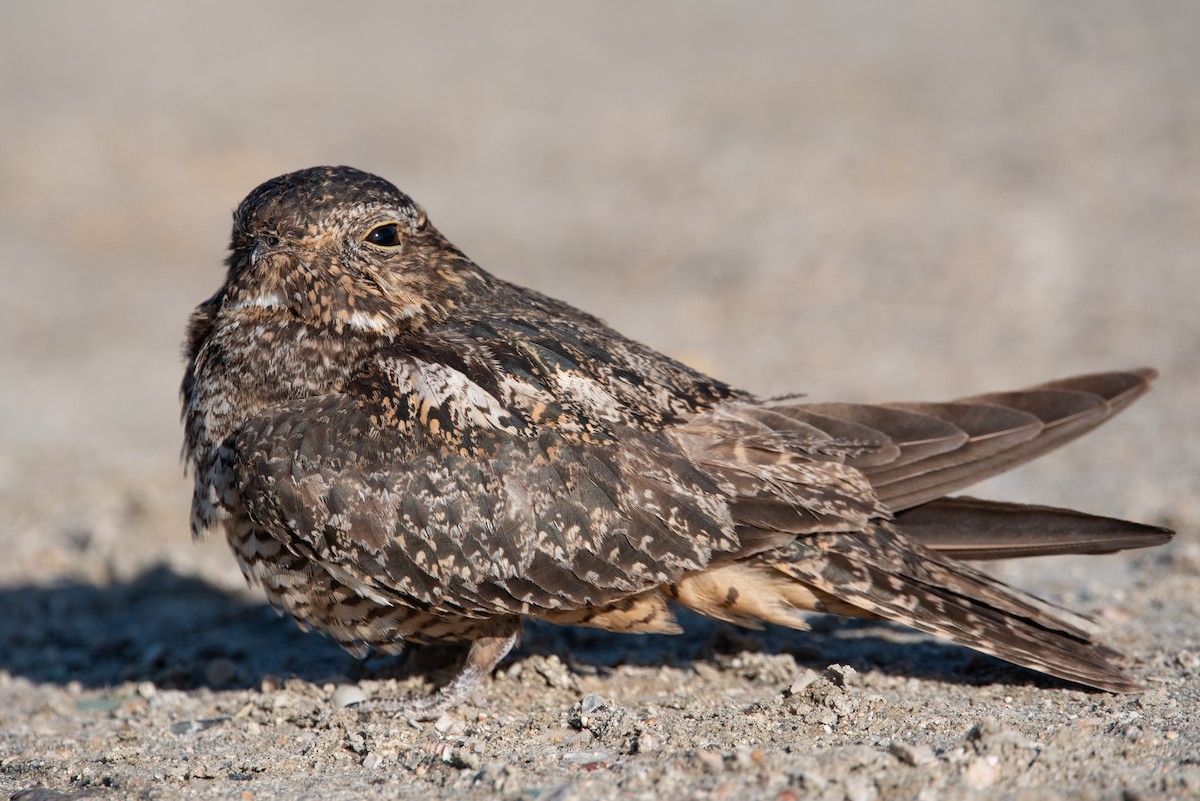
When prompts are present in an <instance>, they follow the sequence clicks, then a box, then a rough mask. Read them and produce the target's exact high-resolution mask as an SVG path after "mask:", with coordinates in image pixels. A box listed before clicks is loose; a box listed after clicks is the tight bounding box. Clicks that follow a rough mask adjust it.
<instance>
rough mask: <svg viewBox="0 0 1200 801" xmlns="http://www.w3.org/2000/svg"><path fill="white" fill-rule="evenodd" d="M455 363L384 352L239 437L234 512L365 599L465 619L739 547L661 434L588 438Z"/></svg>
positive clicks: (711, 498) (647, 581) (586, 598)
mask: <svg viewBox="0 0 1200 801" xmlns="http://www.w3.org/2000/svg"><path fill="white" fill-rule="evenodd" d="M456 352H457V353H458V354H459V356H458V357H457V360H456V361H446V360H442V361H423V360H421V359H420V358H415V357H413V356H412V355H411V354H402V353H400V352H399V351H397V352H395V353H392V354H390V355H388V356H384V357H381V358H379V359H378V360H376V361H374V362H372V363H371V364H369V365H368V366H367V367H366V368H364V370H363V371H362V372H361V373H360V374H359V375H358V377H357V378H356V379H355V380H354V382H353V383H352V384H351V385H350V386H348V387H347V388H346V390H345V391H344V392H342V393H338V394H332V395H326V396H322V397H316V398H310V399H306V400H301V401H296V402H291V403H288V404H286V405H282V406H278V407H275V408H273V409H271V410H269V411H267V412H265V413H263V414H260V415H258V416H256V417H254V418H252V419H251V420H249V421H248V422H247V423H245V424H244V425H243V426H242V427H241V429H240V430H239V431H238V432H237V434H236V435H235V437H234V441H233V443H232V448H231V450H232V460H231V464H232V479H231V480H232V482H233V484H234V485H235V489H236V493H237V499H238V503H240V505H241V508H242V509H243V510H244V512H245V514H247V515H248V516H249V518H250V519H251V521H252V522H253V523H254V525H256V526H258V527H260V528H262V529H263V530H265V531H268V532H269V533H270V534H271V535H272V536H273V537H274V538H276V539H277V540H279V541H281V542H282V543H284V544H285V547H288V548H289V549H291V550H292V551H293V552H294V553H297V554H301V555H303V556H305V557H306V558H307V559H308V560H309V561H310V562H311V563H313V564H316V565H321V566H325V567H326V568H327V569H328V570H330V571H331V572H335V573H336V574H337V575H339V576H340V577H341V578H342V580H343V581H344V582H345V581H348V582H351V583H353V584H354V586H355V587H356V589H357V591H358V592H359V593H360V594H361V595H363V596H365V597H371V598H375V599H377V600H382V601H383V602H385V603H387V602H394V603H396V604H415V605H419V606H420V607H421V608H424V609H428V610H431V611H434V612H439V613H443V614H447V615H460V616H466V617H488V616H492V615H497V614H510V613H520V614H531V615H535V616H536V615H537V614H539V612H544V611H545V610H562V609H575V608H580V607H584V606H598V605H603V604H605V603H609V602H611V601H613V600H614V599H619V598H623V597H626V596H629V595H630V594H633V593H636V592H640V591H642V590H645V589H648V588H650V587H654V586H657V585H660V584H663V583H665V582H669V581H671V580H673V579H674V578H676V577H678V576H679V575H681V574H683V573H685V572H688V571H695V570H699V569H701V568H702V567H703V566H704V565H705V564H707V563H708V562H709V560H710V559H711V558H712V557H713V555H714V553H718V552H721V551H731V550H735V549H736V548H737V547H738V541H737V537H736V535H735V534H734V527H733V523H732V520H731V519H730V517H729V515H728V512H727V510H726V507H725V505H724V502H723V499H722V497H721V495H720V492H719V490H718V488H717V486H716V483H715V482H714V481H713V479H711V478H710V477H708V476H706V475H705V474H704V473H702V472H701V471H699V470H697V469H696V468H695V467H694V466H692V465H691V464H690V462H689V461H688V460H687V458H686V457H685V456H684V455H683V454H682V453H681V452H680V450H679V449H678V447H677V446H676V445H675V444H674V443H673V442H671V441H670V440H669V439H668V438H666V437H665V436H663V435H661V434H655V433H652V432H648V431H645V430H635V429H633V428H630V427H628V426H625V425H622V424H621V422H620V421H609V422H608V424H607V425H606V426H605V428H604V429H603V436H600V435H599V434H597V435H593V434H592V433H590V432H589V430H588V429H587V427H586V426H584V425H583V424H582V423H580V422H579V421H577V420H574V418H572V417H571V416H570V415H568V414H567V413H566V412H565V411H564V410H563V409H562V408H559V409H557V411H555V410H552V409H550V408H549V407H550V406H552V405H553V404H552V403H551V402H550V401H549V400H545V399H543V400H540V401H536V402H534V401H533V400H530V399H529V398H526V401H527V402H524V403H517V402H515V401H514V400H513V399H514V398H517V399H520V398H521V397H524V396H523V395H522V393H523V392H524V393H526V395H528V394H529V393H530V392H532V389H530V388H529V387H525V388H524V389H522V388H521V387H520V386H518V384H519V382H515V381H511V380H509V379H502V380H498V379H497V378H496V376H495V374H494V373H493V372H491V371H488V370H487V369H486V367H487V365H486V364H482V363H476V360H480V359H486V358H487V356H486V354H482V353H477V352H476V353H474V354H473V355H472V352H470V351H463V350H461V349H460V350H458V351H456ZM472 375H475V376H476V378H477V380H473V379H472V378H471V376H472ZM505 399H507V400H508V403H506V402H505ZM550 400H552V399H550ZM539 407H540V408H539ZM537 418H541V419H543V421H544V422H543V424H540V425H539V424H538V423H536V422H534V420H535V419H537ZM551 420H552V421H553V423H551V422H547V421H551Z"/></svg>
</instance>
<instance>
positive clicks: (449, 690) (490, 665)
mask: <svg viewBox="0 0 1200 801" xmlns="http://www.w3.org/2000/svg"><path fill="white" fill-rule="evenodd" d="M520 635H521V628H520V623H519V622H514V623H511V624H509V625H506V626H505V627H504V628H503V630H501V631H500V632H499V633H496V634H489V635H485V636H483V637H480V638H479V639H477V640H474V641H473V642H472V643H471V650H470V651H468V652H467V660H466V662H465V663H464V664H463V667H462V670H461V671H459V673H458V675H457V676H455V677H454V678H453V679H451V680H450V682H449V683H447V684H445V685H444V686H442V687H440V688H438V689H437V690H435V691H434V692H432V693H430V694H429V695H425V696H418V697H416V698H405V699H403V700H401V699H397V698H377V699H373V700H370V701H363V702H362V703H360V704H357V705H356V706H355V708H356V709H358V711H359V712H383V713H387V714H391V715H394V716H396V717H398V718H410V719H412V720H434V719H436V718H438V717H440V716H441V715H442V713H443V712H447V711H449V710H451V709H453V708H454V707H456V706H458V705H459V704H460V703H462V702H463V701H465V700H466V699H467V698H469V697H470V696H471V694H472V693H473V692H475V688H477V687H478V686H479V682H480V681H481V680H482V679H483V677H484V676H486V675H488V674H489V673H491V672H492V670H493V669H494V668H495V667H496V665H498V664H500V660H501V659H503V658H504V657H505V655H506V654H507V653H508V652H509V651H511V650H512V648H513V646H514V645H516V644H517V639H518V638H519V637H520Z"/></svg>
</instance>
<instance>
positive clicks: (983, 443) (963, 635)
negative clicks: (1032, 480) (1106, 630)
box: [668, 369, 1172, 692]
mask: <svg viewBox="0 0 1200 801" xmlns="http://www.w3.org/2000/svg"><path fill="white" fill-rule="evenodd" d="M1155 376H1156V373H1155V371H1154V370H1151V369H1139V370H1132V371H1127V372H1112V373H1100V374H1095V375H1088V376H1079V377H1076V378H1070V379H1065V380H1062V381H1054V382H1050V383H1046V384H1041V385H1038V386H1035V387H1030V388H1028V389H1025V390H1018V391H1016V392H1007V393H994V394H989V395H977V396H974V397H970V398H964V399H961V400H958V401H953V402H950V403H905V404H888V405H881V406H870V405H862V404H840V403H839V404H792V403H783V402H772V403H768V404H763V405H761V406H750V405H747V406H745V407H737V408H730V409H729V410H728V411H727V412H726V415H725V418H718V417H716V416H711V417H709V418H705V419H704V420H702V421H700V423H698V424H695V425H694V426H693V427H692V429H690V430H685V431H684V434H685V439H684V441H685V443H687V444H688V445H689V446H690V447H691V449H692V453H693V454H694V456H695V457H696V458H697V460H698V461H700V462H701V463H703V464H705V466H706V467H708V468H709V469H710V471H712V472H714V473H715V474H717V475H720V476H721V477H722V478H724V479H725V480H727V481H728V482H729V483H730V484H731V485H732V486H733V487H734V488H735V490H736V493H737V494H736V497H735V498H734V502H733V507H732V509H733V514H734V518H735V520H737V521H738V523H739V534H741V533H743V532H744V533H745V539H746V540H747V543H749V544H750V547H752V548H753V549H754V550H755V551H756V552H754V553H751V552H750V551H749V550H747V552H746V553H745V558H743V559H742V560H741V561H738V562H732V563H725V564H719V565H714V566H713V567H711V568H710V569H709V570H707V571H705V572H704V573H700V574H695V575H691V576H687V577H685V578H684V579H682V580H681V581H679V582H677V583H676V584H675V585H673V586H672V587H670V588H669V589H668V591H669V593H670V594H671V595H672V596H673V597H675V598H676V599H677V600H679V601H680V602H681V603H684V604H685V605H687V606H690V607H692V608H693V609H695V610H697V611H699V612H701V613H703V614H707V615H710V616H713V617H717V618H721V619H725V620H730V621H733V622H736V623H741V624H743V625H747V624H748V625H754V624H755V623H756V621H758V620H765V621H768V622H772V623H779V624H783V625H788V626H792V627H796V628H803V627H804V625H805V624H804V620H803V615H802V614H801V612H803V611H809V610H811V611H819V612H831V613H835V614H847V615H856V616H867V617H879V618H884V619H887V620H893V621H896V622H898V623H903V624H905V625H907V626H911V627H912V628H915V629H918V630H920V631H924V632H927V633H929V634H934V635H937V636H940V637H945V638H947V639H949V640H952V641H954V642H957V643H960V644H962V645H966V646H968V647H970V648H974V649H976V650H978V651H982V652H984V653H987V654H991V655H993V656H996V657H999V658H1000V659H1004V660H1007V661H1009V662H1013V663H1015V664H1018V665H1023V666H1025V667H1029V668H1032V669H1034V670H1038V671H1041V672H1043V673H1047V674H1050V675H1052V676H1057V677H1059V678H1063V679H1067V680H1069V681H1073V682H1076V683H1079V684H1083V685H1087V686H1090V687H1095V688H1098V689H1102V690H1108V691H1111V692H1133V691H1137V690H1140V689H1141V686H1140V685H1139V684H1138V683H1137V682H1136V681H1134V680H1133V679H1132V678H1131V677H1130V676H1128V675H1127V674H1126V673H1125V671H1124V669H1123V668H1124V666H1125V665H1126V664H1127V661H1128V660H1126V658H1125V657H1124V656H1122V655H1121V654H1120V653H1118V652H1117V651H1114V650H1113V649H1111V648H1108V647H1107V646H1105V645H1103V644H1101V643H1099V642H1097V641H1095V640H1094V639H1093V637H1092V636H1091V634H1090V633H1089V632H1088V631H1087V627H1088V624H1087V622H1086V621H1085V620H1083V619H1082V618H1079V617H1078V616H1075V615H1072V614H1071V613H1070V612H1067V611H1066V610H1063V609H1061V608H1059V607H1056V606H1054V605H1053V604H1050V603H1048V602H1046V601H1043V600H1041V599H1038V598H1036V597H1034V596H1032V595H1029V594H1028V593H1024V592H1022V591H1020V590H1017V589H1015V588H1012V587H1008V586H1006V585H1005V584H1003V583H1001V582H999V581H997V580H995V579H993V578H991V577H989V576H987V575H985V574H983V573H981V572H979V571H977V570H975V569H974V568H972V567H970V566H968V565H966V564H964V563H963V562H961V561H959V560H960V559H965V560H969V559H998V558H1007V557H1013V556H1033V555H1042V554H1064V553H1111V552H1114V551H1119V550H1123V549H1126V548H1141V547H1148V546H1152V545H1160V544H1162V543H1165V542H1166V541H1168V540H1169V539H1170V538H1171V536H1172V532H1171V531H1169V530H1167V529H1163V528H1158V527H1154V526H1146V525H1142V524H1138V523H1130V522H1126V521H1123V520H1115V519H1112V518H1104V517H1097V516H1093V515H1087V514H1084V513H1082V512H1074V511H1071V510H1066V509H1054V508H1050V507H1044V506H1028V505H1022V504H1012V503H1001V502H995V501H982V500H976V499H973V498H946V497H944V496H945V495H946V494H947V493H950V492H954V491H956V490H958V489H961V488H962V487H965V486H967V485H969V484H972V483H974V482H976V481H979V480H982V479H984V478H987V477H989V476H993V475H995V474H997V473H1000V472H1002V471H1004V470H1007V469H1010V468H1012V467H1015V466H1017V465H1019V464H1021V463H1024V462H1026V461H1029V460H1030V459H1033V458H1035V457H1037V456H1039V455H1041V454H1043V453H1045V452H1047V451H1049V450H1051V449H1053V448H1056V447H1058V446H1060V445H1062V444H1065V443H1066V442H1069V441H1070V440H1072V439H1074V438H1076V437H1078V436H1080V435H1082V434H1084V433H1086V432H1087V431H1090V430H1091V429H1093V428H1095V427H1096V426H1098V425H1099V424H1100V423H1102V422H1104V421H1105V420H1107V419H1109V418H1111V417H1112V416H1113V415H1115V414H1117V413H1118V412H1120V411H1121V410H1122V409H1124V408H1125V407H1127V406H1128V405H1129V404H1130V403H1132V402H1133V401H1134V400H1135V399H1137V398H1138V397H1140V396H1141V395H1142V394H1144V393H1145V392H1146V390H1147V389H1148V388H1149V386H1150V382H1151V381H1152V380H1153V379H1154V377H1155ZM687 436H692V437H695V439H693V440H690V441H689V440H687V439H686V437H687ZM702 437H706V438H707V439H701V438H702ZM797 446H803V451H802V450H801V448H799V447H797ZM714 454H716V456H714ZM802 454H806V455H802ZM718 457H719V458H718ZM808 460H817V461H819V462H820V463H821V464H822V465H823V466H824V472H820V473H817V472H813V471H815V469H816V468H815V467H812V468H805V466H804V465H805V464H809V465H811V464H812V461H808ZM762 465H767V466H768V468H767V469H771V470H774V471H775V472H774V473H771V474H770V475H769V476H768V477H769V478H771V479H773V481H771V482H764V481H761V480H760V481H759V482H758V483H757V484H755V483H752V482H751V481H749V480H747V478H746V476H751V477H753V478H755V479H760V478H762V477H763V476H765V475H767V469H764V468H763V467H762ZM797 466H799V467H797ZM842 466H846V467H850V468H853V470H854V475H856V476H858V477H859V478H860V479H861V481H862V483H859V482H858V481H855V480H854V476H847V475H846V474H844V473H839V472H838V470H839V469H841V467H842ZM806 469H807V470H809V471H810V472H811V473H812V475H817V476H823V477H824V478H823V479H821V480H818V481H817V483H815V484H808V485H807V486H808V487H809V489H815V490H818V491H819V492H820V493H821V495H820V497H819V498H818V500H820V501H825V504H824V505H823V506H821V505H817V504H815V503H810V505H809V507H808V508H807V509H803V510H798V504H797V502H796V499H797V498H801V494H800V492H799V491H798V489H797V487H800V488H803V487H804V486H805V483H804V482H807V481H810V480H812V479H811V478H810V476H809V474H808V473H805V472H804V470H806ZM784 470H790V471H791V472H782V471H784ZM780 476H784V480H783V481H780V480H779V477H780ZM831 477H836V479H837V481H836V482H830V483H822V482H823V481H824V482H828V481H829V479H830V478H831ZM789 481H790V482H791V483H787V482H789ZM739 482H740V483H739ZM831 484H836V487H835V489H830V486H831ZM864 484H865V485H868V486H869V489H867V487H864V486H863V485H864ZM780 488H786V489H787V491H788V493H790V494H787V495H786V497H785V496H784V493H782V492H780ZM864 490H866V491H865V492H864ZM801 500H803V498H801ZM873 504H877V507H876V508H879V509H882V510H883V511H882V514H883V515H885V516H886V514H887V511H891V512H893V513H895V519H894V520H892V521H889V520H884V519H880V518H878V517H876V518H875V519H873V520H868V519H867V517H868V516H870V515H871V512H870V509H871V507H872V505H873ZM814 510H815V511H814ZM825 510H833V514H822V512H824V511H825ZM797 511H800V512H801V513H800V514H797Z"/></svg>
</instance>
